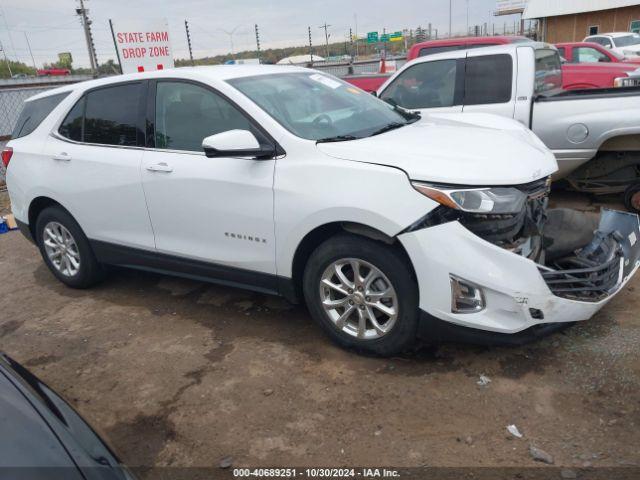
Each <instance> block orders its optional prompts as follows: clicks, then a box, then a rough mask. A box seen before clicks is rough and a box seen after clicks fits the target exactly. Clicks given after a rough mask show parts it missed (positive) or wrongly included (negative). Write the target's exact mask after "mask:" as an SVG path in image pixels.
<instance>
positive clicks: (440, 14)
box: [0, 0, 518, 67]
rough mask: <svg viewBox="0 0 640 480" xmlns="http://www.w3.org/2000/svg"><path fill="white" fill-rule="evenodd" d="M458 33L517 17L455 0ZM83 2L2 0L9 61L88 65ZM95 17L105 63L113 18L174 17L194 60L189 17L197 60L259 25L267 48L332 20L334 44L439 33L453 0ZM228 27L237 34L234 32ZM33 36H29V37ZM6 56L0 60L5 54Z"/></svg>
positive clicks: (323, 0)
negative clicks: (60, 57) (62, 56)
mask: <svg viewBox="0 0 640 480" xmlns="http://www.w3.org/2000/svg"><path fill="white" fill-rule="evenodd" d="M451 2H452V12H453V14H452V24H453V28H452V30H453V32H454V34H455V33H460V34H462V33H464V32H465V31H466V23H467V3H468V5H469V24H470V25H476V24H484V23H485V22H486V23H488V24H489V25H490V26H489V31H491V24H492V23H495V28H496V31H502V29H503V28H504V24H505V23H506V24H507V25H509V28H510V29H511V28H513V24H514V21H516V20H518V17H515V16H506V17H494V16H493V11H494V10H495V6H496V0H451ZM78 4H79V2H78V0H0V42H2V46H3V48H4V50H5V53H6V54H7V56H8V57H9V59H10V60H19V61H22V62H25V63H27V64H29V65H32V63H33V62H32V59H31V55H30V54H29V48H28V44H27V41H28V42H29V44H30V45H31V50H32V52H33V57H34V60H35V63H36V65H37V66H38V67H40V66H41V65H42V63H44V62H53V61H56V60H57V54H58V53H59V52H71V53H72V55H73V59H74V63H73V64H74V66H76V67H86V66H88V65H89V57H88V54H87V47H86V42H85V39H84V33H83V30H82V27H81V24H80V20H79V18H78V16H77V15H76V14H75V9H76V8H77V6H78ZM85 6H86V8H88V9H89V17H90V18H91V20H92V21H93V25H92V31H93V35H94V40H95V45H96V51H97V56H98V62H99V63H103V62H105V61H107V60H108V59H110V58H112V59H114V60H115V58H116V57H115V49H114V46H113V40H112V37H111V32H110V30H109V19H112V20H113V21H114V22H117V21H118V20H119V19H127V20H130V19H135V18H144V19H149V18H153V19H157V18H167V19H168V20H169V30H170V35H171V43H172V49H173V55H174V57H175V58H187V57H188V47H187V40H186V35H185V30H184V21H185V20H188V21H189V25H190V30H191V32H190V33H191V43H192V47H193V53H194V57H196V58H198V57H203V56H213V55H217V54H224V53H228V52H230V51H231V42H230V40H231V38H233V43H234V49H235V51H236V52H238V51H242V50H253V49H255V33H254V27H253V26H254V24H256V23H257V24H258V26H259V30H260V42H261V47H262V48H263V49H266V48H269V47H285V46H297V45H306V44H307V42H308V33H307V27H308V26H311V33H312V41H313V44H314V45H318V46H320V45H322V44H323V43H324V30H322V29H321V28H319V26H320V25H322V24H324V23H325V22H326V23H327V24H329V25H331V26H330V27H329V33H330V34H331V37H330V41H343V40H345V39H346V38H348V32H349V28H350V27H351V28H353V30H354V31H355V30H356V27H357V31H358V34H359V35H363V34H366V32H368V31H380V32H382V30H383V28H386V29H387V31H396V30H402V29H403V28H413V29H415V28H416V27H417V26H418V25H421V26H423V27H426V26H427V24H428V23H431V24H432V25H433V28H437V29H438V30H439V33H440V36H442V35H443V34H446V33H447V31H448V28H449V0H394V1H390V0H179V1H169V0H86V1H85ZM225 31H227V32H230V31H234V33H233V35H232V37H231V36H230V35H229V34H227V33H225ZM27 39H28V40H27ZM0 58H1V57H0Z"/></svg>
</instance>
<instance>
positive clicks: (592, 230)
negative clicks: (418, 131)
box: [407, 178, 640, 302]
mask: <svg viewBox="0 0 640 480" xmlns="http://www.w3.org/2000/svg"><path fill="white" fill-rule="evenodd" d="M414 187H415V188H416V189H417V190H418V191H420V192H421V193H423V194H425V195H427V196H429V197H430V198H432V199H434V200H436V201H438V203H440V206H438V207H437V208H436V209H434V210H433V211H432V212H430V213H429V214H428V215H427V216H425V217H424V218H422V219H420V221H418V222H416V223H415V224H414V225H412V226H411V227H409V229H407V231H409V232H410V231H414V230H419V229H422V228H426V227H430V226H434V225H439V224H442V223H446V222H451V221H457V222H459V223H460V224H462V225H463V226H464V227H465V228H466V229H468V230H469V231H471V232H472V233H474V234H475V235H476V236H478V237H480V238H482V239H484V240H486V241H487V242H490V243H492V244H494V245H496V246H499V247H501V248H504V249H506V250H508V251H510V252H512V253H514V254H516V255H519V256H522V257H526V258H528V259H530V260H532V261H534V262H535V263H536V264H537V266H538V270H539V272H540V274H541V276H542V278H543V279H544V281H545V283H546V284H547V286H548V287H549V290H550V291H551V292H552V293H553V294H554V295H555V296H558V297H562V298H566V299H570V300H578V301H583V302H598V301H600V300H603V299H604V298H606V297H608V296H610V295H611V294H612V293H614V292H615V291H616V290H617V289H618V288H619V286H620V285H621V283H622V281H623V279H624V278H626V277H627V276H628V275H629V274H630V273H631V271H632V270H633V269H634V268H636V267H637V265H638V259H639V258H640V245H639V242H638V240H639V239H640V223H639V219H638V216H637V215H635V214H631V213H626V212H619V211H614V210H608V209H603V211H602V213H601V214H600V216H598V215H597V214H592V213H584V212H579V211H576V210H570V209H548V196H549V191H550V181H549V179H548V178H543V179H540V180H537V181H535V182H531V183H529V184H524V185H515V186H510V187H500V188H499V189H496V188H489V187H486V188H474V189H471V188H468V189H464V188H460V187H453V186H442V185H431V184H424V183H417V182H414ZM460 192H462V194H461V193H460ZM468 192H474V193H473V195H475V196H476V197H478V198H472V201H468V200H467V199H466V198H465V195H468ZM475 192H484V193H483V195H484V198H483V197H482V196H479V195H478V194H477V193H475ZM515 192H520V193H519V194H515ZM492 194H493V196H492ZM501 194H502V195H504V197H505V198H507V197H509V200H508V202H507V201H502V204H503V205H502V207H501V208H499V209H496V208H495V204H499V203H500V201H501V200H500V199H498V200H496V197H497V196H499V195H501ZM516 197H517V199H516ZM493 200H496V203H495V204H494V205H493V206H492V205H491V201H493ZM483 208H484V210H486V211H482V210H483ZM509 210H511V211H509Z"/></svg>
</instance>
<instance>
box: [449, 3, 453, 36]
mask: <svg viewBox="0 0 640 480" xmlns="http://www.w3.org/2000/svg"><path fill="white" fill-rule="evenodd" d="M451 1H452V0H449V38H451Z"/></svg>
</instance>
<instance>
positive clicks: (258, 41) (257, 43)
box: [255, 23, 260, 63]
mask: <svg viewBox="0 0 640 480" xmlns="http://www.w3.org/2000/svg"><path fill="white" fill-rule="evenodd" d="M255 27H256V47H258V63H260V33H259V32H258V24H257V23H256V24H255Z"/></svg>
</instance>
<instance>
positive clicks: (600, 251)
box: [538, 235, 623, 302]
mask: <svg viewBox="0 0 640 480" xmlns="http://www.w3.org/2000/svg"><path fill="white" fill-rule="evenodd" d="M597 237H598V235H596V238H597ZM600 240H601V241H602V243H601V244H600V245H598V248H597V250H592V249H590V248H589V246H588V247H585V248H584V249H583V250H582V251H581V252H578V254H577V255H574V256H571V257H568V258H564V259H562V260H559V261H557V262H556V263H555V264H554V265H553V266H554V267H555V268H554V269H552V268H549V267H542V266H539V267H538V268H539V270H540V273H541V275H542V278H543V279H544V281H545V282H546V284H547V285H548V286H549V290H551V292H552V293H553V294H554V295H556V296H558V297H563V298H568V299H571V300H582V301H587V302H596V301H598V300H601V299H602V298H604V297H606V296H608V295H609V294H610V293H611V291H612V290H613V289H614V288H615V287H616V286H617V285H618V281H619V278H620V268H621V259H622V257H623V253H622V248H621V247H620V244H619V243H618V242H617V241H616V240H615V238H613V237H612V236H609V237H608V238H603V237H601V238H600ZM585 252H589V253H585ZM603 257H604V258H606V259H607V260H604V261H603Z"/></svg>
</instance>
